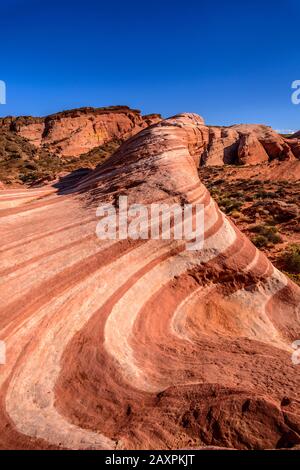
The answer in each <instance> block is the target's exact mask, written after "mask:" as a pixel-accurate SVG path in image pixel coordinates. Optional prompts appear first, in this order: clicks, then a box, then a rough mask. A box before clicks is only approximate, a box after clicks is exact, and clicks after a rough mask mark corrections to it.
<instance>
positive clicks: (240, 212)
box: [199, 166, 300, 283]
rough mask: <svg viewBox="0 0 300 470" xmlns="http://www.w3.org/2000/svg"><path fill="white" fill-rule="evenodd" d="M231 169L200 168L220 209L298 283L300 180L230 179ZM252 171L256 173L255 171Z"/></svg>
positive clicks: (299, 279)
mask: <svg viewBox="0 0 300 470" xmlns="http://www.w3.org/2000/svg"><path fill="white" fill-rule="evenodd" d="M230 171H231V169H230V167H226V166H225V167H207V168H205V167H202V168H201V169H200V170H199V173H200V178H201V180H202V181H203V183H204V184H205V185H206V187H207V188H208V189H209V191H210V193H211V195H212V196H213V197H214V199H215V200H216V201H217V202H218V204H219V206H220V208H221V209H222V210H223V212H225V213H226V214H227V215H228V216H229V217H230V218H232V219H233V220H234V223H235V224H236V225H237V226H238V227H239V228H240V230H242V231H243V232H244V233H245V234H246V235H247V236H248V237H249V238H250V239H251V240H252V242H253V243H254V244H255V245H256V246H257V247H258V248H259V249H260V250H262V251H264V252H265V253H266V255H267V256H268V257H269V258H270V260H271V261H272V262H273V263H274V265H275V266H277V267H278V268H279V269H281V270H282V271H284V272H285V273H286V274H287V275H288V276H289V277H290V278H291V279H293V281H295V282H297V283H300V274H299V271H297V269H299V259H300V254H299V251H300V248H299V246H300V181H288V180H281V181H273V180H271V179H268V180H264V181H261V180H259V179H256V178H255V175H253V177H252V178H248V179H242V178H241V179H238V178H236V176H235V179H232V178H230ZM254 171H255V170H254Z"/></svg>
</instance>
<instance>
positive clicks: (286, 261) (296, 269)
mask: <svg viewBox="0 0 300 470" xmlns="http://www.w3.org/2000/svg"><path fill="white" fill-rule="evenodd" d="M281 260H282V263H283V268H284V270H285V271H287V272H289V273H293V274H300V245H297V244H293V245H290V246H289V247H288V248H287V249H286V250H285V251H284V252H283V254H282V257H281Z"/></svg>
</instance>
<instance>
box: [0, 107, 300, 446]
mask: <svg viewBox="0 0 300 470" xmlns="http://www.w3.org/2000/svg"><path fill="white" fill-rule="evenodd" d="M206 132H207V131H206V127H205V126H204V124H203V121H202V120H201V119H200V118H199V117H198V116H197V115H194V114H183V115H178V116H176V117H174V118H170V119H167V120H165V121H162V122H160V123H158V124H157V125H155V126H152V127H150V128H146V129H145V130H143V131H142V132H141V133H139V134H138V135H137V136H135V137H133V138H131V139H130V140H129V141H127V142H126V143H124V144H123V145H122V146H121V148H120V149H119V150H118V151H117V152H116V153H115V155H114V156H113V157H111V158H110V159H109V160H108V161H107V162H105V163H104V164H103V165H102V166H101V167H99V168H98V169H96V170H95V171H93V172H90V173H89V174H87V175H86V176H84V177H83V178H81V179H80V180H79V183H77V184H76V185H74V184H73V185H72V186H69V187H68V186H65V187H63V189H62V188H60V189H59V188H58V189H57V188H53V187H50V186H49V187H44V188H41V189H35V190H27V191H24V190H4V191H1V194H0V208H1V211H0V217H1V224H0V234H1V241H2V245H1V255H0V256H1V264H0V266H1V277H0V283H1V284H0V288H1V303H0V309H1V312H0V338H1V339H2V340H4V341H5V342H6V346H7V362H6V364H5V365H0V386H1V392H0V393H1V403H0V445H1V448H14V449H15V448H18V449H21V448H22V449H23V448H25V449H30V448H39V449H44V448H68V449H78V448H81V449H90V448H93V449H104V448H105V449H108V448H110V449H113V448H126V449H141V448H146V449H159V448H161V449H166V448H172V449H176V448H181V449H182V448H198V447H203V446H214V447H216V448H217V447H229V448H236V449H263V448H287V447H295V448H296V446H297V445H299V442H300V400H299V386H300V375H299V369H298V368H299V366H297V365H294V364H293V363H292V360H291V354H292V352H293V349H292V348H291V343H292V341H294V340H295V339H298V338H300V323H299V300H300V289H299V288H298V287H297V286H296V285H295V284H293V283H292V282H291V281H290V280H288V279H287V278H286V277H285V276H284V275H283V274H282V273H280V272H279V271H278V270H277V269H275V268H274V267H273V266H272V265H271V264H270V262H269V261H268V260H267V258H266V257H265V256H264V255H263V254H262V253H261V252H260V251H259V250H258V249H256V248H255V246H254V245H252V244H251V242H250V241H249V240H248V239H247V238H246V237H245V236H244V235H243V234H242V233H241V232H240V231H239V230H238V229H237V228H236V227H235V226H234V224H233V223H232V222H231V221H230V220H229V219H228V218H227V217H226V216H225V215H224V214H223V213H222V212H221V211H220V210H219V208H218V207H217V205H216V203H215V202H214V200H213V199H212V198H211V197H210V194H209V192H208V191H207V189H206V188H205V186H204V185H203V184H202V183H201V181H200V180H199V177H198V171H197V167H198V162H199V158H200V156H201V154H202V153H203V151H204V149H205V146H206V141H205V136H206ZM124 194H126V195H127V196H128V201H129V203H143V204H149V203H154V202H162V201H163V202H165V203H169V204H170V203H181V204H183V203H199V204H204V206H205V214H204V216H205V237H204V238H205V241H204V246H203V248H202V249H201V250H199V251H188V250H186V245H185V242H184V240H151V239H149V240H130V239H125V240H100V239H98V238H97V236H96V234H95V230H96V224H97V222H98V218H97V217H96V209H97V207H98V205H99V203H103V202H104V203H115V202H116V201H117V198H118V196H119V195H124Z"/></svg>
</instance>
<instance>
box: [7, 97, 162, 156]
mask: <svg viewBox="0 0 300 470" xmlns="http://www.w3.org/2000/svg"><path fill="white" fill-rule="evenodd" d="M160 119H161V117H160V115H159V114H151V115H147V116H144V117H143V116H142V115H141V113H140V111H137V110H134V109H130V108H128V107H127V106H110V107H108V108H79V109H73V110H70V111H63V112H61V113H56V114H52V115H50V116H46V117H45V118H34V117H30V116H28V117H27V116H25V117H17V118H13V117H7V118H3V119H0V130H1V128H2V129H9V130H10V131H14V132H15V133H16V134H17V135H19V136H21V137H23V138H26V139H27V140H28V141H29V142H30V143H31V144H33V145H34V146H35V147H42V148H45V149H47V150H48V151H50V152H51V153H56V154H58V155H60V156H63V157H70V156H72V157H74V156H78V155H81V154H83V153H86V152H88V151H89V150H91V149H93V148H95V147H99V146H100V145H103V144H104V143H106V142H108V141H110V140H112V139H116V138H117V139H121V140H125V139H127V138H128V137H131V136H132V135H134V134H136V133H137V132H139V131H140V130H142V129H143V128H145V127H147V126H149V125H151V124H154V123H156V122H158V121H159V120H160Z"/></svg>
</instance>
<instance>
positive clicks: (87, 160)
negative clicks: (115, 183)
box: [0, 131, 121, 185]
mask: <svg viewBox="0 0 300 470" xmlns="http://www.w3.org/2000/svg"><path fill="white" fill-rule="evenodd" d="M120 144H121V141H120V140H118V139H115V140H113V141H111V142H108V143H106V144H104V145H102V146H100V147H97V148H94V149H93V150H91V151H90V152H88V153H86V154H83V155H81V156H79V157H70V158H64V157H60V156H58V155H56V154H53V153H50V152H49V151H47V150H46V149H37V148H36V147H34V146H33V145H32V144H31V143H30V142H29V141H28V140H27V139H25V138H22V137H20V136H18V135H16V134H14V133H13V132H10V131H4V132H1V134H0V181H2V182H3V183H4V184H6V185H18V184H26V185H32V184H36V183H47V182H50V181H53V180H54V179H56V178H57V176H58V175H59V173H61V172H71V171H74V170H77V169H79V168H82V167H85V168H95V167H96V166H97V165H98V164H100V163H102V162H104V161H105V160H106V159H107V158H108V157H110V156H111V155H112V154H113V153H114V152H115V151H116V149H117V148H118V147H119V146H120Z"/></svg>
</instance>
